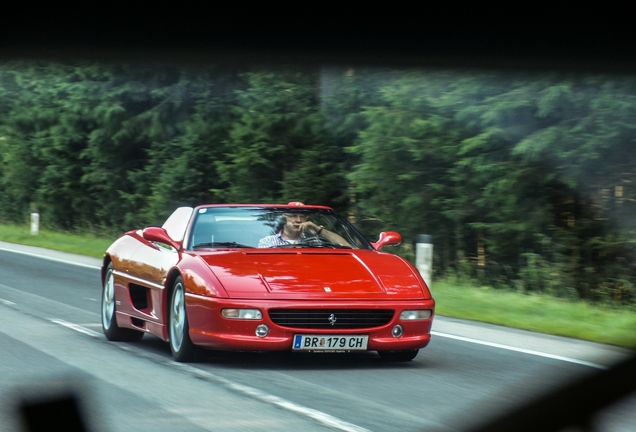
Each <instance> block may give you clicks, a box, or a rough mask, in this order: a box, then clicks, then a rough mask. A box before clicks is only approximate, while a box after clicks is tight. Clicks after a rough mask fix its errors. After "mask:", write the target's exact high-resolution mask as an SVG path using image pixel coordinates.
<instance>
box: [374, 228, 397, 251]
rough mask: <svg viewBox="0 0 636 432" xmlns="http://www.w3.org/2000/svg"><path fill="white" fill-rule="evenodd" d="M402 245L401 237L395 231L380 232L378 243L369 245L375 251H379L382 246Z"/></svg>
mask: <svg viewBox="0 0 636 432" xmlns="http://www.w3.org/2000/svg"><path fill="white" fill-rule="evenodd" d="M400 243H402V236H401V235H400V233H397V232H395V231H386V232H381V233H380V237H379V238H378V241H377V242H375V243H371V246H373V247H374V248H375V250H380V248H383V247H384V246H397V245H399V244H400Z"/></svg>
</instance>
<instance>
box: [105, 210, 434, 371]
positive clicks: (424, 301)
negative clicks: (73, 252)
mask: <svg viewBox="0 0 636 432" xmlns="http://www.w3.org/2000/svg"><path fill="white" fill-rule="evenodd" d="M400 242H401V236H400V234H398V233H396V232H383V233H381V234H380V236H379V239H378V241H377V242H375V243H372V242H369V241H368V240H366V239H365V238H364V237H363V236H362V235H361V234H360V232H359V231H358V230H357V229H356V228H355V227H354V226H353V225H352V224H351V223H349V222H348V221H347V220H346V219H345V218H344V217H342V216H341V215H339V214H338V213H337V212H335V211H334V210H333V209H331V208H329V207H324V206H313V205H311V206H310V205H305V204H303V203H299V202H292V203H289V204H287V205H270V204H267V205H265V204H253V205H245V204H240V205H202V206H199V207H196V208H192V207H180V208H178V209H176V210H175V211H174V213H173V214H172V215H171V216H170V217H169V218H168V219H167V220H166V222H165V223H164V224H163V226H161V227H157V226H153V227H147V228H145V229H143V230H133V231H129V232H127V233H125V234H124V235H122V236H121V237H120V238H118V239H117V240H116V241H115V242H114V243H113V244H112V245H111V246H110V247H109V248H108V250H107V251H106V252H105V254H104V261H103V267H102V286H103V293H102V326H103V330H104V334H105V335H106V337H107V338H108V339H109V340H113V341H134V340H139V339H141V338H142V337H143V335H144V333H151V334H153V335H156V336H158V337H159V338H161V339H163V340H165V341H167V342H169V344H170V348H171V351H172V354H173V356H174V358H175V359H176V360H177V361H192V360H194V359H195V356H196V353H197V351H199V350H200V349H201V348H212V349H219V350H241V351H274V350H281V351H282V350H288V351H305V352H350V351H358V350H368V351H377V352H378V353H379V355H380V357H381V358H382V359H386V360H391V361H408V360H412V359H413V358H415V356H416V355H417V353H418V350H419V349H420V348H424V347H425V346H426V345H428V343H429V341H430V337H431V334H430V332H431V325H432V321H433V313H434V307H435V302H434V300H433V298H432V297H431V293H430V291H429V289H428V287H427V286H426V283H425V282H424V280H423V279H422V277H421V276H420V273H419V272H418V270H417V269H416V268H415V267H414V266H413V265H412V264H410V263H409V262H408V261H406V260H404V259H402V258H400V257H398V256H397V255H394V254H390V253H385V252H379V250H380V249H381V248H382V247H383V246H389V245H397V244H399V243H400Z"/></svg>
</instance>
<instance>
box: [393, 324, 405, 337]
mask: <svg viewBox="0 0 636 432" xmlns="http://www.w3.org/2000/svg"><path fill="white" fill-rule="evenodd" d="M391 334H392V335H393V337H394V338H399V337H400V336H402V335H403V334H404V328H403V327H402V326H401V325H399V324H398V325H396V326H395V327H393V330H391Z"/></svg>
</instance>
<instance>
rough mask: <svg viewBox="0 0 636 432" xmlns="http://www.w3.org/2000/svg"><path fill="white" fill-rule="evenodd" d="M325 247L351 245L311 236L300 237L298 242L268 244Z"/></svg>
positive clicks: (276, 246)
mask: <svg viewBox="0 0 636 432" xmlns="http://www.w3.org/2000/svg"><path fill="white" fill-rule="evenodd" d="M306 247H310V248H327V249H351V246H345V245H340V244H337V243H331V242H330V241H328V240H324V239H320V238H317V237H311V238H307V239H301V240H299V241H298V243H290V244H282V245H274V246H270V248H306Z"/></svg>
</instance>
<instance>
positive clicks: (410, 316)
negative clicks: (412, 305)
mask: <svg viewBox="0 0 636 432" xmlns="http://www.w3.org/2000/svg"><path fill="white" fill-rule="evenodd" d="M432 314H433V311H432V310H430V309H420V310H405V311H402V313H401V314H400V319H401V320H402V321H412V320H426V319H429V318H430V317H431V315H432Z"/></svg>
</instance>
